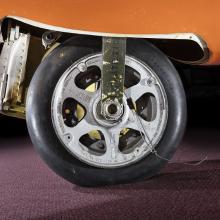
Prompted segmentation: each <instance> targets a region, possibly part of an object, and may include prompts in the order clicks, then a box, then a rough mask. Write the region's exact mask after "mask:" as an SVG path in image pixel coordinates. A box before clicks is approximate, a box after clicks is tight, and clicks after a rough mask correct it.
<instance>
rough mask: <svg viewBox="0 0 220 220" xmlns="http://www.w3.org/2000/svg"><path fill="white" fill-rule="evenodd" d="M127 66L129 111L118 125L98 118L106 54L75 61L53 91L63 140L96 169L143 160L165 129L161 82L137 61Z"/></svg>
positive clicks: (126, 109)
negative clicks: (133, 108)
mask: <svg viewBox="0 0 220 220" xmlns="http://www.w3.org/2000/svg"><path fill="white" fill-rule="evenodd" d="M125 65H126V76H125V92H124V98H123V103H124V111H123V115H122V117H121V118H120V119H119V120H117V121H111V122H109V121H106V120H105V119H103V118H102V117H101V116H100V114H99V103H100V95H101V91H100V78H101V68H102V54H95V55H90V56H87V57H84V58H82V59H80V60H78V61H77V62H76V63H74V64H73V65H72V66H71V67H70V68H68V69H67V70H66V72H65V73H64V74H63V75H62V76H61V78H60V80H59V81H58V83H57V85H56V87H55V90H54V93H53V97H52V103H51V115H52V122H53V126H54V130H55V132H56V134H57V136H58V138H59V140H60V141H61V143H62V144H63V145H64V147H65V148H66V149H67V150H68V151H69V152H70V153H71V154H72V155H73V156H74V157H76V158H78V159H79V160H81V161H82V162H85V163H87V164H89V165H92V166H95V167H100V168H118V167H122V166H128V165H130V164H133V163H135V162H137V161H139V160H141V159H142V158H143V157H146V156H147V155H148V154H149V153H150V152H152V149H154V148H155V147H156V146H157V144H158V143H159V141H160V140H161V138H162V136H163V133H164V130H165V128H166V124H167V118H168V102H167V96H166V93H165V90H164V87H163V85H162V83H161V81H160V79H159V78H158V76H157V75H156V73H155V72H154V71H153V70H152V69H151V68H149V67H148V66H147V65H146V64H143V63H142V62H140V61H139V60H137V59H136V58H133V57H131V56H126V61H125ZM131 99H132V101H133V102H134V107H135V110H134V111H132V110H131V109H130V108H129V102H128V100H131Z"/></svg>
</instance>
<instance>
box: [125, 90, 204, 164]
mask: <svg viewBox="0 0 220 220" xmlns="http://www.w3.org/2000/svg"><path fill="white" fill-rule="evenodd" d="M125 96H126V97H127V95H126V94H125ZM127 99H128V97H127ZM132 102H133V101H132ZM131 111H132V114H133V116H134V117H136V118H137V120H138V122H139V124H140V126H141V127H142V129H143V131H144V134H145V137H147V139H148V142H149V143H148V142H147V140H146V139H145V137H144V136H143V134H142V132H140V134H141V137H142V139H143V141H144V142H145V143H146V144H147V147H148V148H150V151H151V153H153V154H155V156H156V157H158V158H159V159H161V160H165V161H167V162H168V163H170V164H184V165H188V166H199V165H200V164H202V163H203V162H205V161H206V160H207V159H208V157H207V156H204V157H203V158H202V159H201V160H200V161H198V162H196V163H188V162H181V161H172V160H170V159H168V158H165V157H162V156H161V155H159V154H158V152H157V151H156V149H155V148H153V144H152V141H151V140H150V138H149V136H148V135H147V131H146V129H145V128H144V125H143V124H142V122H141V120H140V118H139V116H138V114H137V113H136V111H135V110H134V109H131Z"/></svg>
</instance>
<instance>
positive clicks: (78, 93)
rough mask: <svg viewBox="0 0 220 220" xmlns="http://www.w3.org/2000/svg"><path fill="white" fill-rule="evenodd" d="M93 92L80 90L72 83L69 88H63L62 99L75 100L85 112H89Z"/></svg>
mask: <svg viewBox="0 0 220 220" xmlns="http://www.w3.org/2000/svg"><path fill="white" fill-rule="evenodd" d="M94 95H95V92H89V91H86V90H83V89H80V88H78V87H77V86H76V84H75V82H72V85H71V87H70V86H69V87H67V88H64V90H63V94H62V99H63V100H65V99H67V98H73V99H75V100H76V101H77V102H78V103H79V104H81V105H82V106H83V107H84V108H86V110H87V111H89V109H90V106H91V101H92V98H93V97H94Z"/></svg>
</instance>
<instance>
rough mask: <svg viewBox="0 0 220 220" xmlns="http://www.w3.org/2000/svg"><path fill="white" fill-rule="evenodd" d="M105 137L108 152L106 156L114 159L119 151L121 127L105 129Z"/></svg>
mask: <svg viewBox="0 0 220 220" xmlns="http://www.w3.org/2000/svg"><path fill="white" fill-rule="evenodd" d="M103 134H104V137H105V143H106V153H105V155H104V156H105V157H106V158H107V159H108V160H114V159H117V157H118V154H119V153H120V151H119V148H118V146H119V135H120V129H119V128H117V129H110V130H105V131H104V132H103Z"/></svg>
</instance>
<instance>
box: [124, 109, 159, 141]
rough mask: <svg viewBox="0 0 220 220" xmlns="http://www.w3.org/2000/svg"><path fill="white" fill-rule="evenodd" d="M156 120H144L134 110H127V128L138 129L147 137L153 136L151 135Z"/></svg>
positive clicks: (155, 126) (155, 125) (153, 131)
mask: <svg viewBox="0 0 220 220" xmlns="http://www.w3.org/2000/svg"><path fill="white" fill-rule="evenodd" d="M157 123H158V122H157V120H153V121H150V122H148V121H145V120H144V119H143V118H141V117H140V116H139V115H138V114H137V113H136V112H134V111H132V110H130V112H129V120H128V122H127V124H126V127H127V128H131V129H134V130H136V131H139V132H141V133H142V135H144V136H146V135H147V136H148V137H146V138H147V139H149V138H150V139H151V138H153V135H154V133H155V131H156V129H157Z"/></svg>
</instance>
